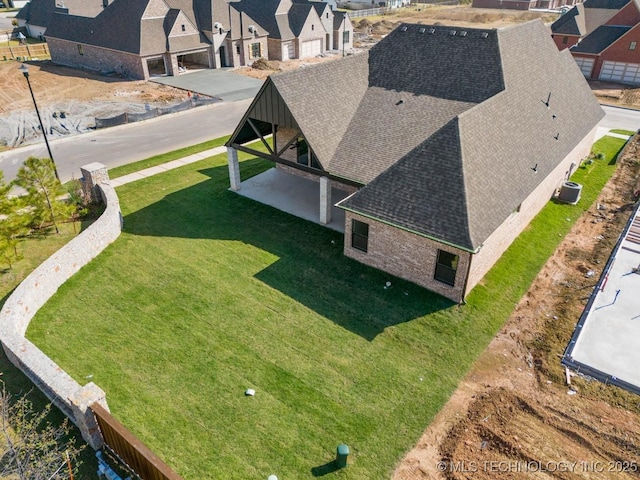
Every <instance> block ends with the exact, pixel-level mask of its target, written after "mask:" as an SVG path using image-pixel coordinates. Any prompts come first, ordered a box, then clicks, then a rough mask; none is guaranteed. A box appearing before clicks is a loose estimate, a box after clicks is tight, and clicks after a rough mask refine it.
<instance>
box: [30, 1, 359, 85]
mask: <svg viewBox="0 0 640 480" xmlns="http://www.w3.org/2000/svg"><path fill="white" fill-rule="evenodd" d="M56 2H60V0H33V1H32V2H31V3H30V4H28V5H27V6H25V7H24V8H23V9H22V10H21V11H20V12H19V14H18V17H19V18H20V20H19V21H20V22H22V24H23V25H26V26H27V28H28V29H29V31H30V33H31V35H32V36H37V37H41V36H42V35H43V34H44V35H46V39H47V43H48V44H49V50H50V52H51V59H52V61H53V62H54V63H58V64H63V65H68V66H72V67H80V68H88V69H91V70H97V71H100V72H115V73H118V74H120V75H123V76H126V77H130V78H139V79H147V78H149V76H150V75H177V74H178V73H179V72H181V71H183V69H184V68H185V67H188V68H191V67H193V66H196V67H198V68H220V67H237V66H243V65H250V64H251V63H253V61H255V60H257V59H258V58H270V57H271V58H275V59H280V58H285V59H288V58H304V57H308V56H314V55H318V54H321V53H323V52H325V51H327V50H331V49H333V44H334V43H335V42H334V39H333V36H334V33H335V22H334V12H333V11H332V10H331V7H330V4H328V3H326V2H310V1H308V0H296V1H295V2H292V1H291V0H277V1H274V0H241V1H235V2H233V1H229V0H96V1H94V2H91V7H89V5H88V3H87V2H86V1H84V0H66V3H64V5H65V8H60V7H56V6H55V5H56ZM271 7H274V8H275V10H274V9H273V8H271ZM269 12H270V13H269ZM254 13H255V16H254ZM351 29H352V26H351V22H350V20H349V19H348V17H344V22H343V23H342V24H341V26H340V31H341V32H343V31H351ZM45 30H46V33H45ZM352 45H353V43H352V39H351V35H350V38H349V42H348V45H347V47H346V48H347V49H350V48H351V47H352ZM272 51H273V52H274V53H273V55H271V52H272ZM285 53H286V55H285Z"/></svg>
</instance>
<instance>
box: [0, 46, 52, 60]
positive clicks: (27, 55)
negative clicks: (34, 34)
mask: <svg viewBox="0 0 640 480" xmlns="http://www.w3.org/2000/svg"><path fill="white" fill-rule="evenodd" d="M45 58H50V54H49V47H48V46H47V44H46V43H36V44H33V45H16V46H15V47H0V59H2V60H9V59H15V60H18V61H22V60H36V59H37V60H42V59H45Z"/></svg>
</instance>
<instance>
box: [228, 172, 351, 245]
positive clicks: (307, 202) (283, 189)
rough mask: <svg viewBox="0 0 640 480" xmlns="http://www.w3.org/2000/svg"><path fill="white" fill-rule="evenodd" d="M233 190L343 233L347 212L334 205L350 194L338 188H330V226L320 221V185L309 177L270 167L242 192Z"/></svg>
mask: <svg viewBox="0 0 640 480" xmlns="http://www.w3.org/2000/svg"><path fill="white" fill-rule="evenodd" d="M232 190H234V191H235V192H236V193H238V194H240V195H242V196H243V197H247V198H250V199H252V200H255V201H257V202H260V203H264V204H265V205H269V206H272V207H274V208H277V209H278V210H281V211H283V212H286V213H289V214H291V215H295V216H296V217H300V218H304V219H305V220H309V221H311V222H314V223H318V224H321V225H324V226H326V227H329V228H331V229H332V230H335V231H337V232H341V233H344V210H342V209H340V208H337V207H335V206H334V205H335V204H336V203H338V202H339V201H341V200H343V199H345V198H346V197H347V196H348V195H349V193H348V192H345V191H344V190H340V189H339V188H336V187H331V201H330V209H331V214H330V216H329V219H330V221H329V222H327V223H325V222H322V221H321V215H320V205H321V202H320V201H319V199H320V190H321V189H320V183H319V182H316V181H313V180H310V179H308V178H304V177H301V176H299V175H293V174H291V173H288V172H285V171H283V170H282V169H279V168H271V169H269V170H267V171H266V172H263V173H261V174H258V175H256V176H255V177H251V178H249V179H248V180H245V181H244V182H242V183H241V184H240V188H239V189H232Z"/></svg>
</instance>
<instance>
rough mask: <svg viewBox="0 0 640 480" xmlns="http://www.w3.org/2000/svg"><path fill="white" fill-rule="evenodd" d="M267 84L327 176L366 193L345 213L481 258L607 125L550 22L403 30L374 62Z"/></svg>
mask: <svg viewBox="0 0 640 480" xmlns="http://www.w3.org/2000/svg"><path fill="white" fill-rule="evenodd" d="M405 28H406V30H404V29H405ZM431 29H433V33H429V32H430V31H431ZM403 30H404V31H403ZM454 30H455V31H456V34H455V35H453V34H451V32H452V31H454ZM462 31H465V32H466V33H465V34H464V35H463V34H461V32H462ZM268 82H269V83H272V84H273V86H274V87H275V88H276V89H277V92H278V94H279V95H280V96H281V98H282V100H283V101H284V102H285V103H286V106H287V107H288V109H289V111H290V113H291V115H292V116H293V118H294V119H295V122H296V123H297V124H298V125H299V126H300V129H301V130H302V132H303V134H304V135H305V137H306V139H307V141H308V143H309V145H310V146H311V148H312V149H313V150H314V152H315V153H316V156H317V158H318V160H319V162H320V164H321V165H322V168H323V169H324V170H325V171H326V172H328V173H329V174H331V175H334V176H338V177H342V178H346V179H349V180H352V181H357V182H360V183H362V184H364V185H365V186H364V187H363V188H361V189H360V190H359V191H358V192H357V193H356V194H355V195H353V196H351V197H350V198H349V199H347V200H346V201H344V202H343V204H342V206H343V208H346V209H348V210H352V211H356V212H358V213H361V214H363V215H365V216H369V217H373V218H376V219H379V220H382V221H385V222H388V223H391V224H394V225H397V226H399V227H401V228H406V229H408V230H411V231H414V232H418V233H420V234H423V235H426V236H429V237H432V238H435V239H438V240H440V241H443V242H446V243H450V244H454V245H457V246H459V247H462V248H465V249H468V250H471V251H474V250H476V249H478V248H479V247H480V246H481V245H482V243H483V242H484V241H485V240H486V239H487V237H488V236H489V235H490V234H491V233H492V232H493V231H494V230H495V229H496V228H497V227H498V226H499V225H500V224H501V223H502V222H504V220H505V219H506V218H508V217H509V215H510V214H511V213H512V212H513V211H514V210H515V209H516V208H517V207H518V206H519V205H520V204H521V203H522V201H523V200H524V199H525V198H527V197H528V196H529V195H530V194H531V192H532V191H533V190H534V189H535V188H536V187H537V186H538V184H539V182H540V181H541V180H543V179H544V178H546V177H547V176H548V175H549V173H550V172H551V171H552V170H553V169H554V168H556V166H557V165H558V163H559V162H560V161H561V160H562V159H564V158H565V157H566V156H567V155H568V154H569V153H570V152H571V150H572V149H573V148H574V147H575V146H576V145H577V144H578V143H579V142H580V141H581V140H582V139H583V138H584V137H585V136H586V135H587V134H588V133H589V132H590V131H591V130H592V129H593V128H594V127H595V125H596V124H597V123H598V121H599V120H600V118H602V116H603V112H602V109H601V108H600V106H599V105H598V103H597V102H596V100H595V98H594V97H593V95H592V93H591V91H590V89H589V88H588V85H587V83H586V81H585V79H584V77H583V76H582V74H581V73H580V70H579V69H578V68H577V66H576V64H575V61H574V60H573V58H572V57H571V55H570V54H569V52H568V51H564V52H559V51H558V50H557V48H556V47H555V44H554V43H553V41H552V40H551V38H550V37H549V35H548V31H547V30H546V28H545V26H544V25H543V24H542V22H540V21H534V22H529V23H526V24H522V25H518V26H514V27H510V28H505V29H500V30H482V29H460V28H458V27H455V28H454V27H444V26H427V25H403V26H402V27H400V28H398V29H396V30H394V31H393V32H392V33H391V34H389V35H388V36H387V37H386V38H385V39H384V40H382V41H381V42H380V43H379V44H378V45H377V46H375V47H374V48H373V49H372V50H371V51H370V52H369V53H368V54H367V53H365V54H360V55H356V56H353V57H351V58H349V57H348V58H346V59H343V60H336V61H333V62H327V63H324V64H320V65H318V66H314V67H307V68H305V69H302V70H297V71H293V72H285V73H282V74H278V75H273V76H272V77H271V79H270V80H268ZM269 83H268V84H267V86H269ZM327 85H331V86H332V94H331V97H330V98H328V97H327V95H326V86H327ZM269 88H270V87H269ZM267 90H268V89H267ZM548 99H549V107H547V105H546V104H545V102H547V100H548ZM259 100H260V99H257V101H258V103H259ZM255 105H257V104H254V106H253V107H251V108H254V109H255V108H257V107H256V106H255ZM252 114H253V113H252V110H251V109H250V110H249V111H248V112H247V116H248V117H251V116H252ZM554 116H555V117H554ZM262 120H264V121H268V119H267V118H263V119H262ZM535 165H537V167H536V171H535V172H534V171H533V170H532V169H533V167H534V166H535Z"/></svg>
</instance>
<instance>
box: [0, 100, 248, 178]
mask: <svg viewBox="0 0 640 480" xmlns="http://www.w3.org/2000/svg"><path fill="white" fill-rule="evenodd" d="M250 103H251V100H244V101H239V102H228V103H227V102H223V103H217V104H214V105H209V106H205V107H198V108H194V109H192V110H187V111H185V112H180V113H175V114H172V115H164V116H162V117H158V118H154V119H151V120H147V121H144V122H139V123H132V124H128V125H121V126H118V127H113V128H107V129H104V130H97V131H95V132H90V133H85V134H81V135H74V136H71V137H67V138H61V139H57V140H54V141H52V142H50V145H51V151H52V154H53V157H54V159H55V162H56V166H57V168H58V173H59V175H60V179H61V180H62V181H63V182H65V181H67V180H70V179H71V178H72V177H75V178H79V177H80V167H81V166H83V165H86V164H89V163H93V162H100V163H102V164H104V165H106V166H107V168H113V167H117V166H120V165H125V164H128V163H132V162H135V161H138V160H143V159H145V158H149V157H151V156H154V155H159V154H161V153H165V152H169V151H171V150H176V149H179V148H182V147H188V146H190V145H195V144H197V143H201V142H205V141H207V140H211V139H214V138H218V137H221V136H223V135H229V134H231V133H232V132H233V129H234V128H235V127H236V125H237V123H238V122H239V121H240V119H241V118H242V115H243V114H244V112H245V111H246V109H247V108H248V106H249V104H250ZM30 155H33V156H36V157H48V156H49V155H48V154H47V150H46V147H45V144H44V141H43V142H42V143H39V144H36V145H30V146H27V147H23V148H19V149H15V150H9V151H6V152H2V153H0V170H2V171H3V172H4V178H5V180H6V181H10V180H12V179H14V178H15V176H16V174H17V172H18V169H19V168H20V167H21V166H22V163H23V162H24V160H25V159H26V158H27V157H29V156H30Z"/></svg>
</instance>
